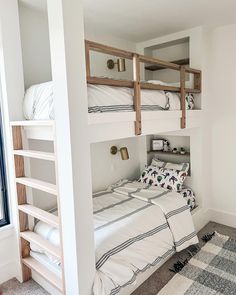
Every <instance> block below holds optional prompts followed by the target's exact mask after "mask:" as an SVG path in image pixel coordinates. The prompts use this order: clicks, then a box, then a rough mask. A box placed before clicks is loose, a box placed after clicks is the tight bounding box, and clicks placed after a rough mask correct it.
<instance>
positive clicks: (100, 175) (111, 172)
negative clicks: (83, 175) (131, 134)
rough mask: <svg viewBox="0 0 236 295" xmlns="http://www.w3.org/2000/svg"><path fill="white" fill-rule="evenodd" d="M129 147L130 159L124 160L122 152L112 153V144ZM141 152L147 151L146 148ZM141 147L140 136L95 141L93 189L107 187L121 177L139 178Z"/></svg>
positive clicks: (93, 150) (92, 153)
mask: <svg viewBox="0 0 236 295" xmlns="http://www.w3.org/2000/svg"><path fill="white" fill-rule="evenodd" d="M113 145H115V146H117V147H118V148H121V147H124V146H125V147H127V148H128V152H129V157H130V158H129V160H125V161H123V160H122V159H121V156H120V153H118V154H117V155H112V154H111V153H110V148H111V146H113ZM141 152H143V153H145V152H146V150H142V151H141ZM139 156H140V147H139V139H138V138H129V139H122V140H116V141H109V142H102V143H95V144H92V145H91V161H92V181H93V191H94V192H95V191H99V190H103V189H106V188H107V187H108V186H109V185H110V184H113V183H115V182H117V181H119V180H121V179H124V178H128V179H138V178H139V176H140V158H139Z"/></svg>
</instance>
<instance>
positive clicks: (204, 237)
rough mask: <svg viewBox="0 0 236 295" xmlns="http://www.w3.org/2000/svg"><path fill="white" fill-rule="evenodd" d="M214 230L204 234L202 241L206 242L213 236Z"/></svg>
mask: <svg viewBox="0 0 236 295" xmlns="http://www.w3.org/2000/svg"><path fill="white" fill-rule="evenodd" d="M215 234H216V232H215V231H214V232H213V233H212V234H206V235H204V236H203V237H202V239H201V240H202V241H203V242H205V243H207V242H209V241H210V240H211V239H212V238H213V237H214V236H215Z"/></svg>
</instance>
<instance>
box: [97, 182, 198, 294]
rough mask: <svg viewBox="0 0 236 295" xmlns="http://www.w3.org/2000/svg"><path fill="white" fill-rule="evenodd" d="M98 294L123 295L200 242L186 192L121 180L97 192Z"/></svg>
mask: <svg viewBox="0 0 236 295" xmlns="http://www.w3.org/2000/svg"><path fill="white" fill-rule="evenodd" d="M94 209H95V212H94V216H95V218H94V220H95V240H96V268H97V272H96V277H95V283H94V294H95V295H107V294H112V295H113V294H117V293H119V291H120V290H121V289H122V288H123V287H125V286H127V285H128V284H131V283H134V282H135V280H136V276H137V275H138V274H139V273H140V272H144V271H145V270H147V269H148V268H149V267H150V266H154V265H158V264H161V262H162V261H163V260H164V259H165V258H166V257H168V256H170V255H172V254H173V253H174V252H175V251H181V250H182V249H184V248H186V247H188V246H189V245H192V244H196V243H198V238H197V236H196V233H195V230H194V226H193V222H192V218H191V214H190V210H189V207H188V206H187V205H186V202H185V201H184V199H183V198H182V196H181V195H180V194H178V193H175V192H170V191H168V190H165V189H163V188H160V187H150V186H147V185H145V184H141V183H138V182H127V181H125V182H121V183H120V184H118V185H116V186H112V187H111V192H106V193H105V194H104V193H99V194H97V195H95V196H94Z"/></svg>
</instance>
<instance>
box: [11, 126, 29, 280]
mask: <svg viewBox="0 0 236 295" xmlns="http://www.w3.org/2000/svg"><path fill="white" fill-rule="evenodd" d="M12 136H13V149H14V150H20V149H23V142H22V129H21V127H20V126H14V127H12ZM14 160H15V176H16V177H23V176H25V169H24V158H23V157H22V156H18V155H15V156H14ZM16 186H17V201H18V205H23V204H26V203H27V195H26V188H25V186H24V185H22V184H19V183H17V185H16ZM28 224H29V220H28V215H27V214H26V213H23V212H19V227H20V231H21V232H22V231H26V230H28V227H29V225H28ZM20 247H21V257H22V258H26V257H28V256H29V255H30V245H29V243H28V242H27V241H26V240H24V239H22V238H21V239H20ZM22 279H23V281H24V282H26V281H28V280H30V279H31V270H30V268H29V267H27V266H26V265H24V264H22Z"/></svg>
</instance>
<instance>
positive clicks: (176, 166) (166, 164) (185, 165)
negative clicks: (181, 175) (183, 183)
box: [151, 157, 189, 173]
mask: <svg viewBox="0 0 236 295" xmlns="http://www.w3.org/2000/svg"><path fill="white" fill-rule="evenodd" d="M151 166H156V167H158V168H166V169H172V170H179V171H184V172H186V173H188V171H189V163H180V164H176V163H171V162H164V161H161V160H159V159H158V158H156V157H154V158H153V159H152V163H151Z"/></svg>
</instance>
